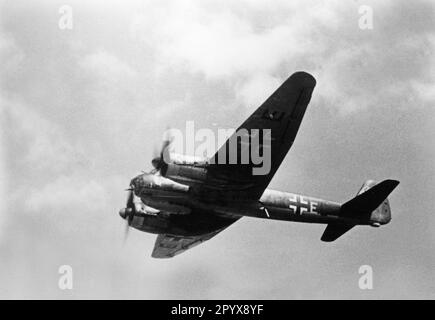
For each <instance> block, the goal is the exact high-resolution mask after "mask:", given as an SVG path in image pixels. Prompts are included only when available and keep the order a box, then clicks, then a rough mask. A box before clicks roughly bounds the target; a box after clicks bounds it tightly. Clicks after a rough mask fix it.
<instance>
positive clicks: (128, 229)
mask: <svg viewBox="0 0 435 320" xmlns="http://www.w3.org/2000/svg"><path fill="white" fill-rule="evenodd" d="M129 231H130V226H129V224H128V218H127V219H126V220H125V228H124V241H123V244H124V245H125V243H126V242H127V239H128V234H129Z"/></svg>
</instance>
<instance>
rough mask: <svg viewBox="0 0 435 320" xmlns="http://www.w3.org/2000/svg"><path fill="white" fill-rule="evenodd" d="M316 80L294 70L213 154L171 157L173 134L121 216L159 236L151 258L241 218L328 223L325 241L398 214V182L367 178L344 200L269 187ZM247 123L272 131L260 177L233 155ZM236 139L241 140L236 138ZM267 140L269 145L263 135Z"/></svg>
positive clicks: (134, 186) (133, 186) (135, 183)
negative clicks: (393, 206) (393, 202)
mask: <svg viewBox="0 0 435 320" xmlns="http://www.w3.org/2000/svg"><path fill="white" fill-rule="evenodd" d="M315 85H316V80H315V79H314V77H313V76H312V75H310V74H308V73H306V72H296V73H294V74H293V75H291V76H290V77H289V78H288V79H287V80H286V81H285V82H284V83H283V84H282V85H281V86H280V87H279V88H278V89H277V90H276V91H275V92H274V93H273V94H272V95H271V96H270V97H269V98H268V99H267V100H266V101H265V102H264V103H263V104H262V105H261V106H260V107H259V108H258V109H257V110H255V111H254V113H252V115H251V116H250V117H249V118H248V119H247V120H246V121H245V122H243V124H242V125H241V126H240V127H239V128H238V129H237V130H236V131H235V132H234V134H233V135H232V136H230V138H229V139H228V140H227V141H226V142H225V143H224V144H223V145H222V146H221V147H220V148H219V149H218V151H217V152H216V154H215V155H214V156H213V157H211V158H209V159H208V160H207V159H205V160H202V161H199V160H198V159H196V160H192V159H191V158H188V157H186V158H184V159H183V157H182V156H181V157H180V156H178V157H177V159H174V160H172V161H165V160H166V159H168V158H169V159H170V156H169V157H168V152H169V151H168V147H169V145H170V143H171V141H170V140H167V139H166V140H164V142H163V146H162V149H161V151H160V154H159V155H158V156H157V157H155V158H154V159H153V160H152V165H153V167H154V170H153V171H151V172H150V173H143V174H140V175H138V176H136V177H134V178H133V179H132V180H131V182H130V188H129V189H127V190H128V197H127V203H126V207H125V208H123V209H121V210H120V211H119V215H120V216H121V217H122V218H123V219H125V220H126V227H127V232H128V229H129V228H130V227H132V228H135V229H137V230H140V231H144V232H149V233H154V234H158V236H157V239H156V242H155V245H154V249H153V251H152V254H151V256H152V257H154V258H171V257H174V256H176V255H178V254H180V253H182V252H184V251H186V250H188V249H190V248H192V247H194V246H196V245H198V244H200V243H202V242H204V241H207V240H210V239H211V238H213V237H214V236H215V235H217V234H218V233H220V232H221V231H223V230H224V229H226V228H228V227H229V226H230V225H232V224H233V223H234V222H236V221H238V220H239V219H240V218H242V217H255V218H262V219H269V220H282V221H294V222H305V223H319V224H326V228H325V230H324V232H323V235H322V237H321V240H322V241H325V242H331V241H334V240H336V239H337V238H339V237H340V236H342V235H343V234H344V233H346V232H347V231H349V230H350V229H352V228H353V227H354V226H357V225H367V226H372V227H379V226H381V225H385V224H387V223H389V222H390V220H391V210H390V205H389V201H388V198H387V197H388V195H389V194H390V193H391V192H392V191H393V190H394V189H395V188H396V187H397V185H398V184H399V181H396V180H390V179H388V180H384V181H382V182H380V183H376V182H374V181H373V180H368V181H366V182H365V183H364V184H363V185H362V187H361V189H360V190H359V191H358V193H357V195H356V196H355V197H354V198H352V199H351V200H349V201H347V202H345V203H343V204H340V203H337V202H333V201H327V200H322V199H317V198H314V197H310V196H304V195H299V194H294V193H289V192H282V191H276V190H271V189H267V186H268V185H269V183H270V181H271V180H272V178H273V176H274V175H275V173H276V171H277V170H278V168H279V166H280V164H281V162H282V161H283V159H284V158H285V156H286V154H287V152H288V151H289V149H290V147H291V146H292V144H293V142H294V140H295V137H296V134H297V132H298V129H299V126H300V124H301V122H302V118H303V116H304V114H305V110H306V108H307V106H308V103H309V102H310V99H311V95H312V92H313V90H314V87H315ZM242 129H247V130H252V129H261V130H263V129H268V130H270V131H269V132H270V133H271V134H270V141H269V142H270V143H269V145H268V147H269V148H270V151H271V153H270V154H271V167H270V170H269V172H268V173H267V174H261V175H255V174H253V171H252V169H253V168H254V167H255V166H256V164H254V163H253V162H252V161H250V162H249V163H235V164H234V163H228V162H225V161H224V162H223V163H222V161H216V159H218V158H219V157H220V156H223V157H224V159H228V155H227V151H228V150H229V149H228V148H229V144H230V141H231V139H236V141H237V147H238V149H237V150H241V148H242V146H241V141H240V139H239V140H237V132H238V131H239V130H242ZM233 141H234V140H233ZM263 145H265V143H264V141H263Z"/></svg>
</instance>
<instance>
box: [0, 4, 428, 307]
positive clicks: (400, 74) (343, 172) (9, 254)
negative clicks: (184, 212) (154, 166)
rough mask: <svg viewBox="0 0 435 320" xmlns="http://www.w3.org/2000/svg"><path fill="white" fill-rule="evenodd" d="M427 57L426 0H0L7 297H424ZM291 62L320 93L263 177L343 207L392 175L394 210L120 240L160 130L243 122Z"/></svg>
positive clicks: (2, 251)
mask: <svg viewBox="0 0 435 320" xmlns="http://www.w3.org/2000/svg"><path fill="white" fill-rule="evenodd" d="M63 4H69V5H70V6H71V7H72V9H73V19H74V26H73V29H72V30H60V29H59V27H58V20H59V18H60V14H59V13H58V10H59V7H60V6H61V5H63ZM363 4H364V5H370V6H372V8H373V13H374V28H373V30H361V29H359V27H358V19H359V17H360V14H359V13H358V8H359V6H360V5H363ZM434 51H435V3H434V2H433V1H429V0H428V1H423V0H421V1H405V0H401V1H398V0H394V1H393V0H390V1H364V2H362V1H346V2H345V1H338V0H337V1H307V0H303V1H302V0H301V1H284V0H283V1H273V4H272V3H271V2H270V1H257V0H256V1H226V2H225V1H220V0H219V1H218V0H214V1H202V0H201V1H184V0H180V1H144V2H141V1H107V0H105V1H102V0H101V1H92V3H91V1H72V0H71V1H68V2H65V1H63V0H62V1H55V0H53V1H48V0H47V1H44V0H38V1H23V0H18V1H17V0H13V1H4V0H3V1H0V59H1V60H0V65H1V76H0V108H1V109H0V112H1V132H2V135H1V141H0V142H1V146H2V148H1V154H0V156H1V159H2V161H1V168H0V172H1V176H0V182H1V184H0V196H1V205H2V207H1V216H0V298H61V299H63V298H143V299H165V298H166V299H171V298H177V299H180V298H181V299H184V298H186V299H190V298H204V299H221V298H228V299H236V298H237V299H250V298H252V299H292V298H314V299H322V298H333V299H336V298H337V299H338V298H352V299H358V298H363V299H373V298H435V271H434V270H435V212H434V207H435V197H434V191H435V170H434V167H435V166H434V159H435V125H434V124H435V52H434ZM298 70H303V71H307V72H310V73H312V74H313V75H314V76H315V78H316V79H317V87H316V89H315V91H314V94H313V98H312V100H311V103H310V105H309V107H308V110H307V112H306V115H305V118H304V120H303V123H302V126H301V128H300V130H299V133H298V136H297V139H296V142H295V144H294V145H293V147H292V149H291V150H290V152H289V154H288V156H287V158H286V160H285V161H284V162H283V164H282V166H281V168H280V169H279V171H278V173H277V175H276V176H275V178H274V179H273V181H272V183H271V185H270V187H271V188H276V189H279V190H285V191H290V192H297V193H301V194H307V195H312V196H316V197H320V198H324V199H330V200H334V201H340V202H342V201H346V200H348V199H350V198H351V197H353V196H354V194H355V193H356V192H357V191H358V189H359V187H360V186H361V184H362V183H363V181H364V180H366V179H369V178H371V179H376V180H382V179H386V178H393V179H398V180H400V181H401V184H400V185H399V187H398V188H397V189H396V190H395V191H394V192H393V193H392V195H391V196H390V202H391V207H392V213H393V220H392V222H391V223H390V224H389V225H386V226H384V227H381V228H379V229H375V228H369V227H356V228H354V229H353V230H352V231H350V232H349V233H348V234H346V235H345V236H343V237H342V238H340V239H339V240H338V241H336V242H333V243H323V242H321V241H320V240H319V238H320V236H321V234H322V232H323V229H324V226H322V225H307V224H297V223H285V222H273V221H266V220H261V219H253V218H243V219H242V220H240V221H238V222H237V223H236V224H234V225H233V226H231V227H230V228H229V229H227V230H226V231H225V232H223V233H221V234H220V235H218V236H217V237H216V238H214V239H213V240H211V241H209V242H207V243H205V244H202V245H201V246H199V247H196V248H194V249H192V250H189V251H188V252H186V253H184V254H182V255H180V256H178V257H176V258H174V259H169V260H156V259H152V258H150V254H151V251H152V248H153V245H154V238H155V236H154V235H151V234H146V233H141V232H139V231H136V230H132V231H131V233H130V238H129V239H128V242H127V243H126V245H125V246H123V245H122V241H123V227H124V224H123V221H122V220H121V218H120V217H119V216H118V210H119V209H120V208H121V207H123V206H124V205H125V197H126V194H125V192H124V189H125V188H126V187H127V185H128V182H129V179H130V178H131V177H132V176H134V175H136V174H138V172H139V171H140V170H142V169H145V170H149V169H150V168H151V164H150V161H151V158H152V154H153V148H154V146H155V145H159V144H160V141H161V136H162V133H163V131H164V130H165V129H166V127H167V126H171V127H174V128H180V129H183V128H184V125H185V121H186V120H194V121H195V126H196V128H197V129H199V128H217V127H223V128H228V127H230V128H234V127H237V126H238V125H239V124H240V123H241V122H242V121H243V120H244V119H245V118H246V117H247V116H248V115H249V114H250V113H251V112H252V111H253V110H254V109H255V108H256V107H257V106H258V105H259V104H260V103H261V102H262V101H263V100H264V99H265V98H267V97H268V96H269V94H271V93H272V92H273V90H274V89H275V88H276V87H277V86H278V85H279V84H280V83H281V82H282V81H284V80H285V79H286V78H287V77H288V76H289V75H290V74H292V73H293V72H295V71H298ZM64 264H67V265H71V266H72V268H73V272H74V274H73V275H74V289H73V290H72V291H68V290H67V291H62V290H59V288H58V279H59V274H58V268H59V266H61V265H64ZM364 264H368V265H371V266H372V267H373V272H374V289H373V290H371V291H367V290H366V291H362V290H360V289H359V288H358V279H359V277H360V275H359V274H358V268H359V267H360V266H361V265H364Z"/></svg>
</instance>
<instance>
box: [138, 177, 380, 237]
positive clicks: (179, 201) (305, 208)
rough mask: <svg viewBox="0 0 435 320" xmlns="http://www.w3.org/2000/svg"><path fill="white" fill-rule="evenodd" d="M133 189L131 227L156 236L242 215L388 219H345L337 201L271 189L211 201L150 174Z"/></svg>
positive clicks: (198, 230) (199, 230) (207, 228)
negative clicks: (252, 195)
mask: <svg viewBox="0 0 435 320" xmlns="http://www.w3.org/2000/svg"><path fill="white" fill-rule="evenodd" d="M132 187H133V188H134V189H133V190H134V194H135V199H136V200H135V201H134V203H135V209H134V210H133V212H134V216H133V218H132V220H131V223H130V225H131V226H132V227H134V228H136V229H139V230H141V231H145V232H150V233H157V234H159V233H167V234H172V235H180V236H189V235H190V236H193V235H198V234H204V233H208V232H212V231H215V230H219V229H220V228H222V226H223V225H226V224H227V223H228V221H229V220H237V219H239V218H241V217H243V216H249V217H256V218H265V219H271V220H283V221H294V222H306V223H307V222H308V223H322V224H328V223H331V222H344V223H353V224H371V225H374V226H378V225H380V224H384V223H387V222H388V221H375V220H371V219H370V220H355V219H349V218H344V217H341V216H340V215H339V213H340V209H341V205H340V204H339V203H336V202H332V201H327V200H322V199H318V198H314V197H309V196H303V195H299V194H294V193H289V192H281V191H276V190H271V189H266V190H265V192H264V193H263V195H262V196H261V198H260V200H238V199H235V200H227V199H226V200H225V201H223V200H218V199H215V198H212V200H210V199H207V197H204V196H201V197H197V196H196V195H195V193H194V192H192V188H191V187H189V186H186V185H183V184H180V183H178V182H175V181H173V180H171V179H168V178H165V177H162V176H159V175H153V174H143V175H140V176H138V177H136V178H134V179H133V180H132ZM378 220H379V219H378Z"/></svg>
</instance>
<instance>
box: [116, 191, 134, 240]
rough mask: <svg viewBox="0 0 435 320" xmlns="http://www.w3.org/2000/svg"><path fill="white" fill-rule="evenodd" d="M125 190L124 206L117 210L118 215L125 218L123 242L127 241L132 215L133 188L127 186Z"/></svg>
mask: <svg viewBox="0 0 435 320" xmlns="http://www.w3.org/2000/svg"><path fill="white" fill-rule="evenodd" d="M126 191H128V194H127V203H126V207H125V208H124V209H121V211H119V215H120V216H121V217H122V218H123V219H124V220H125V229H124V243H125V242H126V241H127V238H128V233H129V229H130V223H131V221H132V219H133V217H134V203H133V189H132V188H128V189H126Z"/></svg>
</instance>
